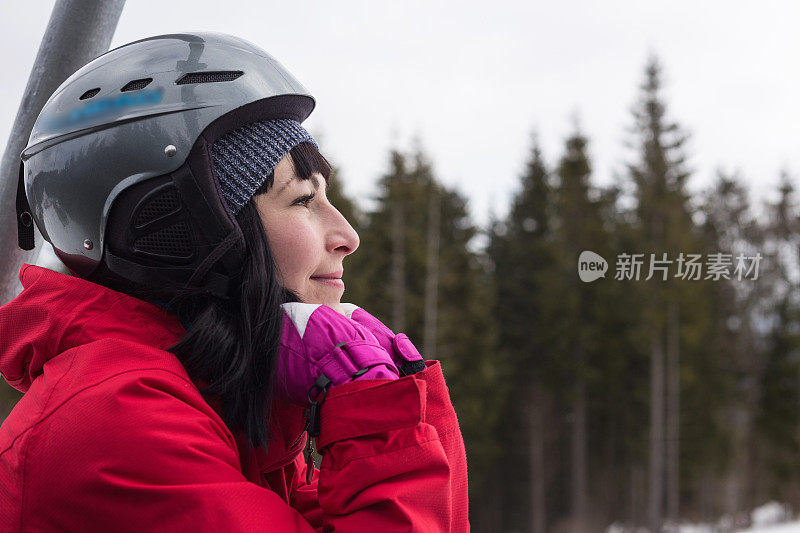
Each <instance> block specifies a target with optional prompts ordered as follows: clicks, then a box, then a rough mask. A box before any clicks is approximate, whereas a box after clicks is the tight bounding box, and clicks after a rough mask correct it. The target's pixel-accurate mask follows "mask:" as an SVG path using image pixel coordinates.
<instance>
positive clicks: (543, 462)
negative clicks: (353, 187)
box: [0, 56, 800, 533]
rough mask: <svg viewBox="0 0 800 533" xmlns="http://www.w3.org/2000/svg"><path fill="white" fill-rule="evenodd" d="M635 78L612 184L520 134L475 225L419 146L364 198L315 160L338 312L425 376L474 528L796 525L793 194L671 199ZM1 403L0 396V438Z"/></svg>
mask: <svg viewBox="0 0 800 533" xmlns="http://www.w3.org/2000/svg"><path fill="white" fill-rule="evenodd" d="M643 67H644V68H643V69H642V73H641V76H640V86H639V88H638V93H637V98H636V100H635V101H634V102H631V110H630V114H629V116H628V117H627V119H626V120H627V124H628V126H629V129H628V130H627V131H626V132H625V133H624V134H625V136H626V143H627V145H628V148H627V149H628V159H627V162H626V166H625V167H624V168H620V169H618V175H617V176H616V179H615V180H614V181H613V184H612V185H606V186H599V185H598V184H597V179H596V176H593V165H592V160H591V157H590V155H589V154H590V149H589V148H590V146H591V143H592V139H591V138H588V137H587V136H586V135H585V134H584V133H583V132H582V131H581V129H580V127H579V126H577V125H576V126H574V127H573V129H572V131H571V133H570V134H569V135H568V136H567V138H566V139H565V140H564V142H563V147H562V148H561V151H560V153H559V154H558V155H557V158H553V159H548V158H546V157H545V156H544V155H543V153H542V149H541V147H540V145H539V143H538V141H537V138H536V136H535V135H532V136H531V139H530V142H529V146H530V147H529V150H528V155H527V159H526V160H525V161H521V162H520V168H524V171H523V172H522V173H521V175H520V176H519V181H518V186H517V189H516V192H515V194H514V197H513V199H512V202H511V205H510V206H507V209H504V214H503V216H497V215H493V216H492V217H491V219H490V221H489V222H488V224H486V225H485V226H479V225H478V224H476V223H475V221H474V220H473V218H472V217H471V214H470V211H469V206H468V203H467V201H466V198H465V197H464V196H463V195H462V194H461V193H460V192H459V191H458V187H449V186H445V185H444V184H443V183H442V182H441V181H440V180H439V179H438V178H437V175H436V170H435V164H434V161H435V159H436V154H434V153H428V152H426V150H425V148H424V147H423V146H422V145H421V144H420V143H417V144H414V145H413V146H412V147H411V148H410V149H408V150H404V149H400V148H396V149H393V150H392V151H391V152H390V153H388V154H387V157H386V169H385V173H384V174H383V175H382V176H381V177H380V179H379V182H378V187H377V189H376V190H377V194H376V196H375V197H373V198H370V199H369V202H365V201H363V200H364V198H356V197H349V196H348V195H346V194H345V192H344V190H345V189H344V188H343V187H342V182H346V181H347V172H346V161H337V162H336V163H338V164H340V165H341V167H342V168H341V169H340V170H339V171H338V172H336V173H335V175H334V177H333V179H331V190H330V192H329V196H330V198H331V201H332V202H333V204H334V205H336V206H337V207H338V208H339V210H340V211H341V212H342V213H343V214H344V215H345V217H346V218H347V219H348V220H349V221H350V222H351V224H352V225H353V227H354V228H355V229H356V230H357V231H358V233H359V236H360V238H361V245H360V247H359V250H358V251H356V252H355V253H354V254H353V255H351V256H349V257H348V258H346V259H345V273H344V281H345V284H346V287H347V290H346V292H345V296H344V301H348V302H353V303H355V304H357V305H360V306H363V307H364V308H366V309H368V310H370V312H372V313H373V314H374V315H375V316H377V317H379V318H381V319H383V320H384V321H385V322H386V323H387V325H389V326H390V327H391V328H392V329H394V330H395V331H403V332H405V333H406V334H408V336H409V337H410V338H411V340H412V341H413V342H414V343H415V345H416V346H417V347H418V348H419V350H420V352H422V354H423V355H424V356H425V357H426V359H438V360H440V361H441V362H442V367H443V369H444V372H445V375H446V378H447V381H448V385H449V389H450V393H451V396H452V399H453V403H454V405H455V408H456V412H457V413H458V418H459V421H460V425H461V429H462V433H463V435H464V439H465V443H466V447H467V458H468V464H469V483H470V522H471V524H472V529H473V531H475V532H519V533H528V532H530V533H544V532H545V531H548V532H549V531H553V532H584V531H585V532H589V531H606V530H607V529H608V528H609V527H611V526H612V525H613V527H614V528H615V531H637V530H640V528H642V529H641V530H649V531H670V530H672V528H673V527H674V526H675V524H678V523H681V522H687V523H718V521H719V520H720V518H721V517H723V516H725V517H728V522H727V526H726V527H728V528H729V529H730V530H733V529H735V528H743V527H747V526H748V523H749V520H750V514H749V512H750V511H751V510H752V509H754V508H756V507H758V506H759V505H762V504H764V503H765V502H769V501H777V502H781V503H782V504H785V505H786V506H788V507H789V508H790V509H791V510H792V511H793V512H794V513H795V514H796V513H800V285H799V284H800V255H798V244H800V203H798V197H797V194H796V191H795V188H794V184H793V181H794V180H793V177H792V176H790V175H788V174H784V175H781V176H774V177H769V178H770V179H769V180H765V181H766V182H768V183H769V184H770V185H769V186H770V187H773V188H774V190H773V191H770V193H769V194H768V195H767V197H769V198H770V199H769V200H765V201H762V202H760V203H759V204H755V202H753V201H752V200H751V196H752V193H751V191H750V190H749V189H748V187H747V186H746V185H745V182H744V180H743V178H742V177H741V176H739V175H737V174H735V173H734V174H726V173H723V172H720V173H719V174H718V175H717V176H715V177H714V179H713V181H709V183H712V185H710V186H709V187H707V188H706V189H705V190H702V191H700V192H690V189H689V185H690V184H691V183H693V182H694V181H695V180H697V179H698V176H697V175H695V174H693V172H692V169H691V168H690V165H689V164H688V163H687V159H688V157H689V155H690V154H688V153H687V146H686V142H687V140H688V139H689V136H690V135H691V132H689V131H687V130H686V129H685V128H684V127H683V126H682V124H681V123H680V117H676V116H674V115H673V114H672V113H671V110H670V106H669V102H668V101H667V100H666V98H665V96H664V91H663V83H664V82H663V79H664V72H663V71H662V68H661V66H660V63H659V61H658V59H657V58H656V57H655V56H653V57H651V58H650V59H649V60H648V61H647V63H646V64H645V65H643ZM540 133H541V132H540ZM720 163H724V162H720ZM486 179H492V178H491V176H486ZM693 190H695V189H693ZM18 397H19V395H18V394H17V393H16V391H13V390H12V389H10V388H9V387H8V386H7V385H6V384H5V383H2V388H0V399H2V402H3V404H2V405H0V420H2V419H3V418H4V416H5V415H6V414H7V413H8V412H9V411H10V409H11V408H12V407H13V404H14V402H15V401H16V400H17V399H18ZM722 529H724V528H722Z"/></svg>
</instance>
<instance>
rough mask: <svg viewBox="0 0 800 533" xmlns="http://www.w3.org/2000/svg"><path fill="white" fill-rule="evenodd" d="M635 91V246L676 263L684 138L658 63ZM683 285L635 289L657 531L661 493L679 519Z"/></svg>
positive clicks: (682, 239) (683, 224) (683, 235)
mask: <svg viewBox="0 0 800 533" xmlns="http://www.w3.org/2000/svg"><path fill="white" fill-rule="evenodd" d="M640 90H641V92H640V97H639V100H638V102H637V104H636V106H635V107H634V110H633V115H634V124H635V126H634V131H635V139H636V145H637V151H638V156H637V161H636V162H635V163H634V164H632V165H630V167H629V170H630V175H631V177H632V179H633V183H634V185H635V196H636V204H637V205H636V214H637V222H638V227H639V246H640V249H642V250H647V251H651V253H653V252H655V254H654V255H652V256H650V260H651V262H652V260H654V259H655V260H663V259H664V256H663V254H667V257H672V258H673V259H672V261H675V260H676V259H677V258H678V257H679V254H680V253H681V252H684V253H688V252H690V251H693V250H694V251H696V249H697V247H698V245H699V244H698V241H697V237H696V235H695V230H694V224H693V221H692V217H691V208H690V205H689V197H688V193H687V192H686V181H687V179H688V177H689V173H688V171H687V170H686V165H685V156H684V153H683V152H684V145H685V142H686V139H687V136H686V134H685V133H683V132H682V131H681V128H680V127H679V126H678V124H677V123H674V122H671V121H669V120H668V119H667V114H666V104H665V102H664V99H663V96H662V94H661V92H662V75H661V66H660V63H659V61H658V59H657V58H655V57H651V58H650V59H649V60H648V62H647V66H646V68H645V81H644V83H643V84H642V86H641V89H640ZM667 261H669V259H667ZM651 265H652V263H651ZM660 265H661V264H659V266H660ZM667 265H668V263H667ZM649 271H650V270H649V269H648V276H649V275H650V274H649ZM656 275H658V274H656ZM662 275H663V274H662ZM651 279H652V278H651ZM662 279H663V278H662ZM648 281H649V280H648ZM687 286H688V282H686V283H683V284H680V283H678V282H676V280H675V279H674V276H668V278H667V280H666V281H664V282H661V281H660V280H659V279H658V278H656V279H655V280H654V281H651V282H650V283H648V284H643V285H642V288H643V290H642V297H643V298H644V300H645V301H646V302H647V306H646V308H645V315H644V316H643V321H642V328H643V331H645V332H646V336H647V338H648V341H647V344H648V350H649V353H650V380H651V385H650V388H651V401H650V410H651V413H650V437H649V441H650V450H649V491H648V493H649V496H648V515H649V524H650V528H651V530H653V531H658V530H660V528H661V524H662V520H663V515H664V499H665V498H664V497H665V489H666V502H667V514H668V516H669V518H670V519H671V520H672V521H673V522H674V521H677V520H678V519H679V497H680V490H679V489H680V483H679V472H680V465H679V456H680V454H679V449H678V446H679V443H680V442H681V438H680V434H679V428H680V417H679V410H680V403H679V397H680V392H681V383H680V375H681V374H680V372H679V368H680V366H679V365H680V364H681V363H680V356H679V353H680V352H681V351H682V348H683V347H682V339H683V334H682V333H681V327H682V324H683V323H687V322H688V321H687V320H686V318H687V317H685V316H684V310H685V309H686V308H687V306H686V302H687V298H690V291H688V288H687ZM665 474H666V476H665Z"/></svg>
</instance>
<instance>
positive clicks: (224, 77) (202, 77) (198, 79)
mask: <svg viewBox="0 0 800 533" xmlns="http://www.w3.org/2000/svg"><path fill="white" fill-rule="evenodd" d="M242 74H244V72H242V71H241V70H223V71H218V72H189V73H188V74H184V75H183V76H181V77H180V78H178V81H176V82H175V85H188V84H190V83H216V82H220V81H233V80H235V79H236V78H238V77H239V76H241V75H242Z"/></svg>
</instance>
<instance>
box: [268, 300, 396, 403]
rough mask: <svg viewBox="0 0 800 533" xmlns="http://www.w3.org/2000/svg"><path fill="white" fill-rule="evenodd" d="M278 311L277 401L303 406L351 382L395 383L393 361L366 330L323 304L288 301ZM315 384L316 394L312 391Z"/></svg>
mask: <svg viewBox="0 0 800 533" xmlns="http://www.w3.org/2000/svg"><path fill="white" fill-rule="evenodd" d="M281 308H283V311H284V318H283V333H282V334H281V350H280V355H279V357H278V367H277V371H276V372H277V375H276V378H275V394H276V396H277V397H278V398H280V399H282V400H285V401H288V402H290V403H294V404H297V405H302V406H307V405H309V403H310V401H311V400H314V399H315V398H316V396H317V395H318V393H320V392H322V391H323V390H324V389H327V387H328V386H336V385H340V384H342V383H346V382H348V381H352V380H354V379H397V377H398V370H397V367H396V366H395V364H394V362H393V361H392V357H391V356H390V355H389V353H387V352H386V350H384V349H383V348H382V347H381V345H380V344H379V343H378V340H377V339H376V338H375V336H374V335H373V334H372V333H370V332H369V331H367V329H366V328H364V327H362V326H361V325H359V324H357V323H355V322H353V321H351V320H348V319H347V318H346V317H345V316H344V315H342V314H341V313H338V312H336V311H334V310H333V309H331V308H330V307H328V306H325V305H321V304H307V303H300V302H291V303H286V304H283V305H281ZM318 380H319V381H318ZM314 385H316V388H318V389H319V390H312V387H314ZM310 396H311V397H310Z"/></svg>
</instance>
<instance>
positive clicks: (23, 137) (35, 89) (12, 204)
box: [0, 0, 125, 304]
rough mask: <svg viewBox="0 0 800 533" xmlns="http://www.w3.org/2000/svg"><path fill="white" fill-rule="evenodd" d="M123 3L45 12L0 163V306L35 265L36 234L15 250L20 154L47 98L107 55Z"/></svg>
mask: <svg viewBox="0 0 800 533" xmlns="http://www.w3.org/2000/svg"><path fill="white" fill-rule="evenodd" d="M124 5H125V0H58V1H57V2H56V4H55V6H54V7H53V12H52V13H51V14H50V21H49V22H48V23H47V29H46V30H45V32H44V37H42V42H41V44H40V45H39V52H38V53H37V54H36V60H35V61H34V63H33V68H32V69H31V73H30V76H29V77H28V84H27V86H26V87H25V92H24V94H23V96H22V101H21V103H20V106H19V109H18V110H17V116H16V118H15V119H14V125H13V127H12V128H11V133H10V135H9V137H8V143H7V144H6V149H5V152H4V153H3V159H2V162H0V228H2V230H1V231H0V304H4V303H6V302H8V301H9V300H11V299H12V298H14V297H15V296H16V295H17V294H19V292H20V291H21V290H22V286H21V285H20V283H19V281H18V280H17V274H18V272H19V267H20V266H22V263H24V262H32V261H35V259H36V256H37V254H38V253H39V251H40V250H41V244H42V237H41V235H40V234H39V232H38V231H37V232H36V234H37V236H36V237H35V242H36V247H35V248H34V249H33V250H30V251H25V250H22V249H20V248H19V247H18V246H17V222H16V194H17V181H18V179H19V162H20V153H22V150H23V149H24V148H25V145H26V144H27V142H28V137H29V136H30V133H31V130H32V129H33V123H34V122H35V120H36V117H37V116H38V115H39V112H40V111H41V110H42V107H44V104H45V102H46V101H47V99H48V98H49V97H50V95H51V94H53V92H54V91H55V90H56V89H57V88H58V86H59V85H61V83H62V82H63V81H64V80H66V79H67V78H68V77H69V76H70V75H71V74H72V73H73V72H75V71H76V70H78V69H79V68H80V67H82V66H83V65H85V64H86V63H88V62H89V61H91V60H92V59H94V58H95V57H97V56H99V55H100V54H102V53H104V52H106V51H108V47H109V45H110V44H111V38H112V37H113V36H114V30H115V29H116V27H117V22H118V21H119V17H120V15H121V14H122V8H123V6H124ZM8 75H9V73H8V72H6V76H8Z"/></svg>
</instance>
